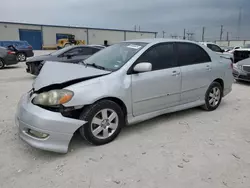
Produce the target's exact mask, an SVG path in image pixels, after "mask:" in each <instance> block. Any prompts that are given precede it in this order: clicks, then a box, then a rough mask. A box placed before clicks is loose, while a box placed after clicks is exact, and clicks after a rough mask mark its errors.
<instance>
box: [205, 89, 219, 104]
mask: <svg viewBox="0 0 250 188" xmlns="http://www.w3.org/2000/svg"><path fill="white" fill-rule="evenodd" d="M220 95H221V92H220V89H219V88H218V87H213V88H212V89H211V91H210V93H209V100H208V101H209V105H210V106H212V107H215V106H217V105H218V104H219V102H220Z"/></svg>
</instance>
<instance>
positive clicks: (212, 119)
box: [0, 63, 250, 188]
mask: <svg viewBox="0 0 250 188" xmlns="http://www.w3.org/2000/svg"><path fill="white" fill-rule="evenodd" d="M33 79H34V77H33V76H31V75H29V74H27V73H26V72H25V66H24V63H19V64H18V65H17V66H13V67H9V68H6V69H4V70H0V94H1V98H0V146H1V147H0V187H1V188H12V187H13V188H14V187H15V188H16V187H18V188H27V187H28V188H41V187H46V188H50V187H51V188H56V187H60V188H68V187H76V188H77V187H81V188H85V187H86V188H87V187H91V188H103V187H108V188H115V187H129V188H135V187H143V188H148V187H150V188H157V187H158V188H165V187H173V188H179V187H185V188H186V187H192V188H201V187H205V188H206V187H207V188H211V187H216V188H218V187H232V188H236V187H237V188H241V187H249V185H250V124H249V122H250V84H245V83H241V84H238V83H235V84H234V85H233V92H232V93H230V94H229V95H228V96H227V97H226V98H225V99H224V100H223V101H222V103H221V106H220V107H219V108H218V109H217V110H216V111H213V112H205V111H202V110H201V109H199V108H195V109H190V110H186V111H182V112H178V113H172V114H168V115H163V116H160V117H158V118H155V119H152V120H150V121H146V122H143V123H140V124H137V125H133V126H129V127H126V128H124V130H123V131H122V133H121V134H120V136H119V137H118V138H117V139H116V140H115V141H114V142H112V143H110V144H107V145H104V146H98V147H95V146H91V145H89V144H87V143H86V142H85V141H83V140H82V139H81V138H80V136H79V135H76V136H75V137H74V138H73V140H72V142H71V144H70V152H69V153H68V154H66V155H63V154H55V153H50V152H45V151H41V150H38V149H34V148H32V147H30V146H28V145H27V144H25V143H24V142H23V141H21V140H20V139H19V137H18V135H17V127H16V126H15V125H14V114H15V110H16V105H17V102H18V100H19V98H20V96H21V95H22V94H23V93H25V92H26V91H28V90H29V89H30V88H31V83H32V81H33Z"/></svg>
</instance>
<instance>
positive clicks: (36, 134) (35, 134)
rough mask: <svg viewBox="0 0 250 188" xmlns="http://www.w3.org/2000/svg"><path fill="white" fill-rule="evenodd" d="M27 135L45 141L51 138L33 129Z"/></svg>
mask: <svg viewBox="0 0 250 188" xmlns="http://www.w3.org/2000/svg"><path fill="white" fill-rule="evenodd" d="M27 134H29V135H30V136H33V137H36V138H41V139H45V138H48V137H49V134H46V133H42V132H38V131H35V130H32V129H28V131H27Z"/></svg>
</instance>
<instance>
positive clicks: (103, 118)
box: [79, 100, 125, 145]
mask: <svg viewBox="0 0 250 188" xmlns="http://www.w3.org/2000/svg"><path fill="white" fill-rule="evenodd" d="M80 119H81V120H85V121H87V123H86V124H84V125H83V126H82V127H81V128H80V130H79V131H80V134H81V136H82V137H83V138H84V139H86V140H87V141H88V142H89V143H91V144H94V145H103V144H107V143H109V142H111V141H113V140H114V139H115V138H116V137H117V136H118V135H119V133H120V132H121V129H122V127H123V126H124V124H125V123H124V122H125V119H124V113H123V111H122V109H121V108H120V106H119V105H118V104H116V103H115V102H113V101H110V100H103V101H99V102H97V103H95V104H93V105H91V106H89V107H87V108H86V109H85V110H84V111H83V112H82V113H81V115H80Z"/></svg>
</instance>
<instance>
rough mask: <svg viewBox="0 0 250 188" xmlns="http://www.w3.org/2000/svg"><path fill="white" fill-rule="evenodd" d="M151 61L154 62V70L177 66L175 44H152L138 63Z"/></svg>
mask: <svg viewBox="0 0 250 188" xmlns="http://www.w3.org/2000/svg"><path fill="white" fill-rule="evenodd" d="M141 62H149V63H151V64H152V70H153V71H154V70H161V69H167V68H171V67H175V66H176V61H175V53H174V44H173V43H163V44H158V45H155V46H152V47H151V48H149V49H148V50H147V51H146V52H144V53H143V54H142V55H141V56H140V57H139V58H138V59H137V61H136V63H141Z"/></svg>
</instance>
